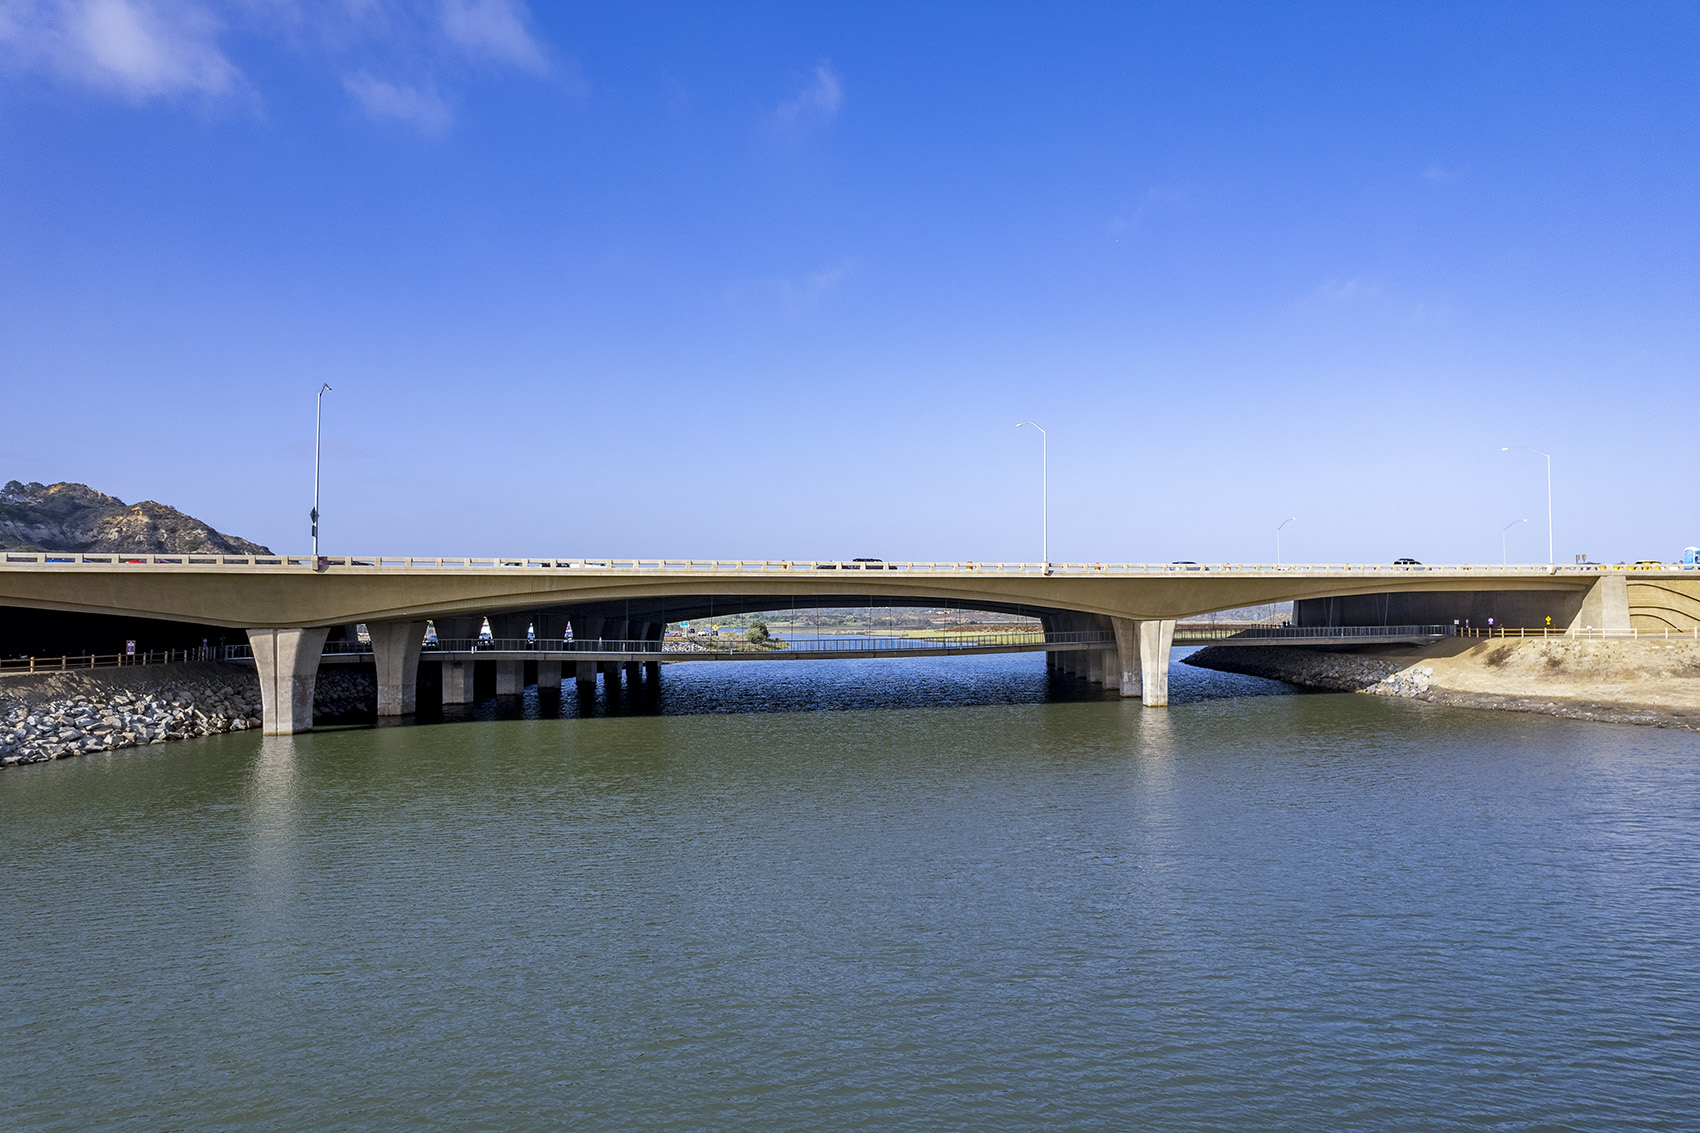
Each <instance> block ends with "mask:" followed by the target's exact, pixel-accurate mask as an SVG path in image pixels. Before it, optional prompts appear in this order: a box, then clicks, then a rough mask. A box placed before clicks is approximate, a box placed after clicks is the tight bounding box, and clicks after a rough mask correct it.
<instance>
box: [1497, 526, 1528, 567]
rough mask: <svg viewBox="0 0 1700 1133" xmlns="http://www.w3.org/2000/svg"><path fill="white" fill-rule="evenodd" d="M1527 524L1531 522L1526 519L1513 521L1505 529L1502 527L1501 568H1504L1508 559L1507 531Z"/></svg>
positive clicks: (1500, 545) (1500, 539)
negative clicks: (1506, 554)
mask: <svg viewBox="0 0 1700 1133" xmlns="http://www.w3.org/2000/svg"><path fill="white" fill-rule="evenodd" d="M1527 522H1529V521H1528V520H1526V519H1513V520H1512V521H1511V522H1510V523H1507V524H1506V525H1505V526H1504V527H1501V528H1500V529H1499V565H1500V566H1504V565H1505V563H1506V558H1505V533H1506V532H1507V531H1510V530H1511V529H1512V528H1513V527H1516V526H1517V525H1518V524H1519V523H1527Z"/></svg>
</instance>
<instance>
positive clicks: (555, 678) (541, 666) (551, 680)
mask: <svg viewBox="0 0 1700 1133" xmlns="http://www.w3.org/2000/svg"><path fill="white" fill-rule="evenodd" d="M544 689H553V690H554V691H556V692H559V691H561V662H559V661H539V662H537V691H539V692H542V691H543V690H544Z"/></svg>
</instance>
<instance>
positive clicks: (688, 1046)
mask: <svg viewBox="0 0 1700 1133" xmlns="http://www.w3.org/2000/svg"><path fill="white" fill-rule="evenodd" d="M1174 693H1175V704H1174V706H1173V707H1171V708H1170V709H1168V710H1167V711H1144V710H1142V709H1141V708H1140V707H1139V704H1138V702H1137V701H1131V702H1122V701H1121V700H1120V699H1119V698H1114V697H1105V696H1103V695H1101V694H1099V693H1097V692H1095V691H1093V690H1091V689H1090V688H1089V686H1084V685H1082V684H1080V683H1078V682H1075V681H1072V680H1068V679H1066V678H1050V677H1047V675H1046V673H1045V670H1044V669H1043V667H1042V663H1041V662H1040V661H1039V660H1038V659H1037V658H1036V657H1033V656H1015V657H981V658H960V659H951V660H939V661H929V660H920V659H914V660H881V661H867V662H774V663H743V664H739V663H720V664H700V665H691V666H677V667H669V668H668V670H667V671H666V672H665V673H664V674H663V676H662V679H661V681H660V683H659V687H653V686H652V687H650V688H649V689H648V690H647V691H643V690H640V691H639V692H637V693H633V694H627V695H626V696H624V697H616V698H615V701H614V702H613V703H608V702H606V701H604V700H603V699H601V698H594V699H592V700H591V701H589V702H587V703H584V704H582V705H581V704H580V703H579V702H578V701H577V699H576V697H574V696H573V695H572V694H571V692H570V691H569V693H568V696H567V698H566V701H565V702H564V703H563V702H559V701H556V700H554V699H553V698H549V697H545V698H543V699H542V700H539V698H538V697H537V696H536V695H535V693H534V694H533V696H532V698H531V699H530V700H529V701H527V702H524V703H522V704H520V705H517V706H514V705H509V706H507V707H505V708H498V707H497V706H494V705H486V706H482V707H480V708H478V709H476V710H474V712H473V713H472V715H474V716H485V717H492V718H489V719H477V720H472V721H468V722H462V723H443V724H437V725H430V726H419V727H409V728H383V729H350V730H340V731H321V732H318V733H315V734H312V735H308V736H301V737H294V738H274V739H262V738H260V737H258V736H254V735H251V734H240V735H231V736H225V737H218V738H214V739H208V740H203V741H198V742H193V743H186V744H181V745H170V746H166V747H159V748H150V749H146V750H144V751H139V752H138V751H131V752H123V753H117V754H113V755H107V756H95V757H85V758H80V759H76V760H70V761H66V762H62V763H55V764H48V765H42V766H37V767H29V768H23V769H19V770H14V771H8V772H6V773H5V774H0V844H3V847H4V852H5V861H6V873H5V874H4V879H3V880H0V947H3V948H4V954H5V956H6V957H7V962H6V965H5V969H4V974H3V975H0V1040H3V1042H4V1047H3V1048H0V1049H3V1050H4V1053H5V1059H4V1065H3V1066H0V1112H4V1113H5V1114H6V1117H5V1119H4V1122H5V1123H6V1124H8V1125H9V1126H10V1127H14V1128H20V1129H30V1130H36V1129H64V1130H84V1129H94V1128H102V1129H114V1128H135V1129H149V1130H153V1129H197V1130H199V1129H279V1128H309V1127H311V1128H365V1129H394V1128H402V1127H427V1128H452V1129H492V1130H496V1129H500V1130H510V1129H563V1128H572V1129H630V1128H645V1129H681V1130H683V1129H754V1130H768V1129H772V1130H782V1129H798V1128H809V1127H819V1128H831V1129H915V1130H935V1129H974V1130H999V1129H1010V1130H1026V1129H1132V1128H1158V1129H1197V1130H1204V1129H1212V1130H1215V1129H1283V1130H1285V1129H1291V1130H1316V1129H1333V1128H1352V1129H1388V1130H1395V1129H1396V1130H1407V1129H1454V1128H1457V1129H1489V1128H1491V1129H1599V1130H1607V1129H1673V1130H1674V1129H1691V1128H1694V1127H1695V1126H1696V1125H1697V1124H1700V1116H1697V1115H1700V1005H1697V1004H1700V902H1697V901H1696V897H1697V896H1700V873H1697V866H1700V738H1697V737H1695V736H1694V735H1693V734H1690V733H1681V732H1673V731H1661V730H1653V729H1636V728H1628V727H1611V726H1599V725H1589V724H1582V723H1577V722H1572V721H1560V720H1552V719H1546V718H1541V717H1535V716H1523V715H1512V714H1500V713H1492V712H1468V711H1463V710H1453V709H1443V708H1435V707H1431V706H1427V705H1419V704H1411V703H1405V702H1399V701H1392V700H1385V699H1380V698H1373V697H1366V696H1352V695H1292V694H1290V692H1289V690H1286V689H1285V688H1284V687H1283V686H1280V685H1275V684H1271V683H1270V682H1263V681H1257V680H1254V679H1252V678H1241V677H1229V676H1224V675H1220V674H1210V673H1203V672H1200V671H1197V670H1188V669H1186V668H1185V667H1184V666H1177V667H1176V669H1175V682H1174ZM503 717H515V718H503Z"/></svg>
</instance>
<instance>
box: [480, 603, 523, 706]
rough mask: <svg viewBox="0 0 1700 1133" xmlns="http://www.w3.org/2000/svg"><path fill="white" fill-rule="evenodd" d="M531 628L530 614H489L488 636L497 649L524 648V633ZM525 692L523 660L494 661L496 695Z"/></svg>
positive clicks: (517, 694) (516, 694)
mask: <svg viewBox="0 0 1700 1133" xmlns="http://www.w3.org/2000/svg"><path fill="white" fill-rule="evenodd" d="M530 628H531V615H530V614H529V613H519V614H512V613H510V614H491V615H490V636H491V637H492V638H494V639H495V640H496V641H497V642H499V643H501V644H498V645H497V648H498V649H501V648H507V649H516V648H517V649H524V648H525V647H526V641H525V634H526V631H527V630H529V629H530ZM524 692H525V662H524V661H497V662H496V695H497V696H519V695H521V694H523V693H524Z"/></svg>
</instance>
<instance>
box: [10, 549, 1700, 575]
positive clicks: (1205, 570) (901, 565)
mask: <svg viewBox="0 0 1700 1133" xmlns="http://www.w3.org/2000/svg"><path fill="white" fill-rule="evenodd" d="M27 566H37V567H40V566H64V567H77V566H106V567H112V566H122V567H176V568H182V569H192V568H202V569H205V568H209V567H214V568H217V567H251V568H257V569H267V570H289V571H304V572H319V573H323V572H325V571H328V570H332V569H336V570H361V571H371V572H383V571H386V570H407V571H417V570H462V571H468V570H476V571H492V570H493V571H508V570H515V569H521V570H575V571H596V572H605V573H610V574H629V573H633V572H639V573H651V574H654V573H663V574H664V573H669V572H679V573H690V572H703V573H710V572H712V573H720V572H725V573H740V574H782V575H783V574H792V573H795V572H798V571H899V572H907V573H911V574H968V573H980V574H1023V575H1065V576H1092V575H1152V574H1158V575H1167V574H1195V573H1196V574H1219V575H1248V574H1251V575H1283V574H1297V575H1335V574H1340V575H1362V574H1370V575H1389V576H1397V575H1404V574H1430V575H1433V574H1440V575H1452V574H1460V575H1464V574H1492V575H1501V576H1505V575H1509V576H1515V577H1525V576H1526V577H1531V578H1532V577H1539V576H1543V575H1578V576H1591V575H1599V574H1605V573H1609V572H1612V571H1659V572H1670V573H1680V572H1683V571H1693V570H1700V565H1696V564H1683V563H1658V564H1647V563H1578V564H1574V565H1570V564H1558V565H1550V566H1549V565H1544V564H1529V565H1519V566H1494V565H1487V564H1481V563H1459V564H1436V565H1433V566H1429V565H1425V564H1421V563H1416V564H1411V563H1308V564H1293V563H1103V562H1096V563H1006V562H974V561H972V560H966V561H957V562H889V563H884V562H870V561H864V562H856V561H846V560H842V559H653V558H652V559H642V558H639V559H580V558H538V557H523V556H522V557H503V556H489V557H486V556H470V557H468V556H448V557H437V558H421V557H412V556H399V555H334V556H333V555H323V556H320V557H318V558H314V557H313V556H312V555H196V554H171V555H128V554H88V553H83V552H58V551H46V552H33V551H27V552H26V551H7V552H4V553H3V554H0V569H4V568H6V567H27Z"/></svg>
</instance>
